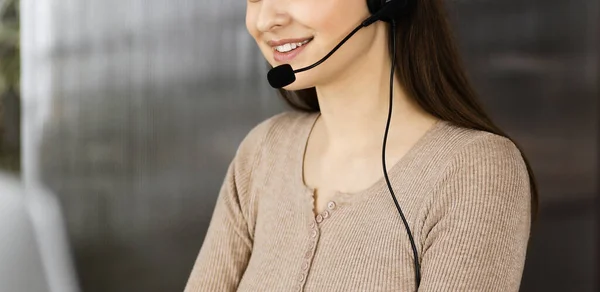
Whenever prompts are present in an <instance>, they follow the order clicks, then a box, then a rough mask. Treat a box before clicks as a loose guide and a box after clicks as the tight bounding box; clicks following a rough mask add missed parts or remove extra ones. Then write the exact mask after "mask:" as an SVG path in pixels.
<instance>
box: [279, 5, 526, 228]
mask: <svg viewBox="0 0 600 292" xmlns="http://www.w3.org/2000/svg"><path fill="white" fill-rule="evenodd" d="M415 2H417V3H416V5H415V6H414V9H413V11H412V13H411V14H410V15H409V16H407V17H404V18H403V19H402V20H400V21H399V22H398V23H397V27H398V30H397V33H396V47H397V51H396V56H397V57H396V64H397V67H396V74H397V75H396V76H397V77H396V78H398V80H399V82H400V84H402V85H403V89H404V90H405V92H406V94H407V95H408V96H409V97H410V98H412V99H414V100H415V101H416V102H417V103H418V104H419V105H420V106H421V107H422V108H423V109H424V110H425V111H427V112H429V113H430V114H432V115H434V116H436V117H437V118H439V119H442V120H445V121H449V122H451V123H454V124H456V125H458V126H461V127H465V128H470V129H475V130H481V131H487V132H491V133H494V134H496V135H500V136H503V137H506V138H508V139H511V138H510V137H509V136H508V135H507V134H506V133H504V132H503V131H502V130H501V129H500V128H499V127H498V126H496V125H495V124H494V122H492V120H491V119H490V117H489V116H488V114H487V113H486V112H485V111H484V109H483V107H482V105H481V104H480V102H479V100H478V97H477V95H476V93H475V90H474V89H473V87H472V86H471V84H470V82H469V80H468V79H467V76H466V71H465V69H464V67H463V64H462V60H461V58H460V55H459V52H458V48H457V46H456V41H455V40H454V36H453V33H452V31H451V28H450V24H449V21H448V18H447V16H446V10H445V7H444V6H443V4H442V2H441V1H440V0H426V1H415ZM391 48H392V46H390V52H389V53H390V58H392V53H393V52H392V49H391ZM278 91H279V94H280V95H281V96H282V97H283V98H284V100H285V101H286V103H287V104H288V105H289V106H291V107H292V108H293V109H295V110H299V111H304V112H318V111H319V110H320V109H319V102H318V100H317V93H316V90H315V88H314V87H312V88H308V89H303V90H297V91H287V90H284V89H279V90H278ZM511 141H512V139H511ZM512 142H513V143H514V144H515V145H517V143H516V142H515V141H512ZM517 148H519V150H520V151H521V155H522V156H523V159H524V161H525V164H526V166H527V172H528V173H529V182H530V185H531V215H532V219H535V218H536V217H537V212H538V193H537V185H536V182H535V177H534V174H533V171H532V169H531V166H530V164H529V161H528V160H527V158H526V157H525V155H524V154H523V150H522V149H521V148H520V147H519V146H518V145H517Z"/></svg>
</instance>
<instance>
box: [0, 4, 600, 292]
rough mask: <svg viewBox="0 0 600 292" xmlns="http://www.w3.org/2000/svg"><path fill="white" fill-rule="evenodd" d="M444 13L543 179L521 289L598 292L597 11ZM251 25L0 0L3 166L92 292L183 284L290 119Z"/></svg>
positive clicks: (485, 92)
mask: <svg viewBox="0 0 600 292" xmlns="http://www.w3.org/2000/svg"><path fill="white" fill-rule="evenodd" d="M447 4H448V8H449V14H450V17H451V20H452V22H453V23H454V25H455V29H456V35H457V38H458V40H459V43H460V47H461V51H462V52H463V58H464V60H465V62H466V64H467V68H468V71H469V75H470V76H471V78H472V80H473V82H474V84H475V85H476V88H477V90H478V91H479V93H480V95H481V98H482V100H483V103H484V104H485V105H486V107H487V109H488V110H489V111H490V113H491V114H492V116H493V117H494V118H495V119H496V121H497V122H498V124H499V125H500V126H502V127H503V128H504V129H505V130H506V131H507V132H508V133H509V134H510V135H512V136H513V138H515V140H516V141H517V142H519V143H520V144H521V145H522V146H523V148H524V149H525V152H526V154H527V155H528V157H529V159H530V161H531V163H532V166H533V168H534V172H535V173H536V175H537V178H538V181H539V188H540V195H541V214H540V220H539V223H538V225H537V226H536V228H535V230H534V234H533V236H534V237H533V239H532V242H531V247H530V250H529V254H528V259H527V263H526V269H525V274H524V278H523V284H522V289H521V291H597V290H598V288H599V285H598V278H599V277H598V275H599V274H600V271H599V269H598V266H599V263H600V253H599V252H598V251H599V243H598V235H599V231H600V226H599V224H598V212H599V211H600V201H599V200H598V165H597V162H598V153H597V152H598V150H597V149H598V134H599V129H598V125H599V121H598V109H599V104H598V97H599V85H598V84H599V83H600V82H599V81H600V75H599V67H600V60H599V51H600V45H599V35H600V5H599V1H597V0H570V1H564V0H526V1H523V0H506V1H466V0H465V1H448V2H447ZM244 17H245V1H239V0H218V1H216V0H208V1H196V0H194V1H193V0H176V1H165V0H145V1H140V0H84V1H81V0H61V1H48V0H38V1H35V0H21V1H18V0H0V169H2V170H4V171H8V172H11V173H13V174H16V175H17V176H19V177H20V178H21V180H22V181H23V182H24V183H25V184H43V185H44V186H47V187H48V188H49V189H50V190H51V191H52V192H53V193H54V194H55V195H56V196H57V197H58V199H59V202H60V205H61V207H62V209H63V212H64V217H65V222H66V223H65V224H66V227H67V231H68V237H69V242H70V244H71V247H72V253H73V256H74V260H75V266H76V270H77V277H78V279H79V281H80V284H81V287H82V289H83V291H86V292H87V291H90V292H105V291H111V292H119V291H147V292H155V291H156V292H159V291H161V292H162V291H182V290H183V287H184V286H185V282H186V281H187V277H188V275H189V272H190V270H191V267H192V265H193V262H194V260H195V258H196V255H197V253H198V251H199V248H200V246H201V245H202V242H203V240H204V234H205V232H206V229H207V227H208V223H209V220H210V217H211V215H212V210H213V208H214V204H215V201H216V198H217V194H218V190H219V188H220V186H221V183H222V181H223V178H224V175H225V170H226V167H227V165H228V163H229V162H230V160H231V159H232V157H233V154H234V152H235V150H236V148H237V146H238V144H239V142H240V141H241V140H242V138H243V137H244V136H245V135H246V133H247V132H248V131H249V130H250V129H251V128H252V127H254V126H255V125H256V124H257V123H259V122H260V121H262V120H264V119H266V118H268V117H270V116H272V115H274V114H276V113H278V112H281V111H282V110H287V108H286V107H285V106H284V103H283V102H282V101H281V100H280V99H279V98H278V97H277V96H276V94H275V91H274V90H272V89H271V88H270V87H269V86H268V84H267V82H266V78H265V74H266V69H265V62H264V60H263V58H262V56H261V55H260V52H259V51H258V49H257V48H256V46H255V43H254V42H253V40H252V39H251V38H250V36H249V35H248V34H247V32H246V28H245V25H244ZM232 84H233V85H234V86H232ZM1 192H2V190H1V189H0V193H1Z"/></svg>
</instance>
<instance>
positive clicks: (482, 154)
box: [437, 122, 528, 179]
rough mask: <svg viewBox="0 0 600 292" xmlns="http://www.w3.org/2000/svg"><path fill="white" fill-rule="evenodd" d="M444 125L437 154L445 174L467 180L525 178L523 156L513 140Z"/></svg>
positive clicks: (481, 131)
mask: <svg viewBox="0 0 600 292" xmlns="http://www.w3.org/2000/svg"><path fill="white" fill-rule="evenodd" d="M444 124H445V126H444V127H443V131H442V133H441V137H440V138H441V139H439V140H438V141H440V143H438V146H437V148H438V149H437V151H438V152H439V153H444V154H443V158H442V157H440V158H441V160H443V162H444V163H443V164H444V166H445V167H444V170H445V174H447V175H452V176H455V175H458V174H462V175H464V176H467V177H468V178H469V179H475V178H477V177H480V178H481V176H497V178H502V177H512V178H515V177H519V178H526V177H528V171H527V166H526V164H525V159H524V158H523V157H524V156H523V154H522V152H521V150H520V149H519V148H518V147H517V145H516V143H515V142H513V140H511V139H509V138H507V137H504V136H502V135H498V134H495V133H491V132H488V131H483V130H476V129H470V128H465V127H461V126H457V125H454V124H451V123H449V122H444ZM490 179H492V178H491V177H490Z"/></svg>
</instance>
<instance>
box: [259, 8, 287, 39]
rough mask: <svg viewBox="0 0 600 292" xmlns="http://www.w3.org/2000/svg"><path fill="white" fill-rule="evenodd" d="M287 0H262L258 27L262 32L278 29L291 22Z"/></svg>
mask: <svg viewBox="0 0 600 292" xmlns="http://www.w3.org/2000/svg"><path fill="white" fill-rule="evenodd" d="M287 2H288V1H285V0H262V1H261V7H260V12H259V14H258V18H257V21H256V28H257V29H258V30H259V31H261V32H268V31H273V30H276V29H278V28H280V27H284V26H286V25H287V24H288V23H289V22H290V19H291V18H290V15H289V14H288V13H287V9H286V7H287V4H286V3H287Z"/></svg>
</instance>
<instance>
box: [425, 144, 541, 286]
mask: <svg viewBox="0 0 600 292" xmlns="http://www.w3.org/2000/svg"><path fill="white" fill-rule="evenodd" d="M434 200H435V201H434V203H433V205H432V208H431V210H430V211H429V214H430V216H429V217H428V219H427V220H426V224H425V231H426V233H425V234H427V237H426V239H425V242H424V246H423V257H422V267H421V269H422V280H421V286H420V289H419V291H422V292H425V291H426V292H429V291H431V292H433V291H435V292H439V291H486V292H489V291H518V290H519V286H520V282H521V277H522V273H523V268H524V263H525V255H526V250H527V244H528V240H529V233H530V224H531V222H530V221H531V219H530V216H531V195H530V184H529V176H528V173H527V170H526V166H525V164H524V161H523V159H522V157H521V154H520V152H519V151H518V149H517V148H516V146H514V144H513V143H512V142H511V141H510V140H508V139H506V138H503V137H500V136H496V135H491V134H483V135H482V136H481V137H479V138H477V139H476V140H475V141H473V142H471V143H470V144H469V145H468V146H467V147H464V148H463V149H462V150H461V151H460V153H459V154H458V155H457V157H455V159H454V160H453V162H452V163H451V165H450V166H449V167H448V169H447V171H446V172H445V174H444V176H443V179H442V182H441V185H440V186H439V188H438V191H437V192H436V196H435V197H434Z"/></svg>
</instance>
